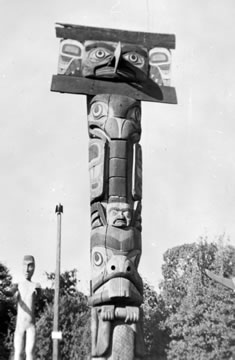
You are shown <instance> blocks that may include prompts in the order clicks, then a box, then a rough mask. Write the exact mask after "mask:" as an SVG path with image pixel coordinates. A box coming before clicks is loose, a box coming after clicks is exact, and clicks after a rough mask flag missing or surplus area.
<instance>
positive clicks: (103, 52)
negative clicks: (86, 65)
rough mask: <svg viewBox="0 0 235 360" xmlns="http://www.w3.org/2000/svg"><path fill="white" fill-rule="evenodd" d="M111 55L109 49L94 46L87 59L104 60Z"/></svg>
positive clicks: (93, 60)
mask: <svg viewBox="0 0 235 360" xmlns="http://www.w3.org/2000/svg"><path fill="white" fill-rule="evenodd" d="M111 55H112V52H111V51H109V50H107V49H105V48H102V47H99V48H96V49H94V50H91V51H90V53H89V59H90V61H92V62H97V61H101V60H104V59H106V58H108V57H110V56H111Z"/></svg>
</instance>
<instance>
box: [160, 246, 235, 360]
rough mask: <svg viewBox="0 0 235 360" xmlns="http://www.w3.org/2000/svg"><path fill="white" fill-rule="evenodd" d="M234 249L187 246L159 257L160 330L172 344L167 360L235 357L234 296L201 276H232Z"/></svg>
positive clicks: (170, 344)
mask: <svg viewBox="0 0 235 360" xmlns="http://www.w3.org/2000/svg"><path fill="white" fill-rule="evenodd" d="M234 254H235V249H234V248H233V247H231V246H227V247H222V246H218V244H216V243H212V244H209V243H207V241H206V240H201V242H200V243H199V244H196V243H194V244H186V245H183V246H178V247H175V248H173V249H170V250H168V251H167V252H166V253H165V254H164V260H165V263H164V266H163V275H164V281H163V282H162V284H161V288H162V296H163V299H164V302H165V306H166V309H167V312H168V315H167V318H166V320H165V329H168V330H169V331H170V338H171V341H170V343H169V349H168V357H167V358H168V359H169V360H173V359H180V360H188V359H190V360H191V359H192V360H194V359H195V360H199V359H200V360H203V359H207V360H210V359H211V360H212V359H213V360H216V359H218V360H221V359H230V358H231V356H232V353H233V352H234V351H235V347H234V335H233V334H234V329H233V326H234V323H235V301H234V300H235V296H234V294H233V292H232V291H231V290H229V289H227V288H225V287H223V286H221V285H219V284H217V283H215V282H213V281H211V280H210V279H209V278H207V276H206V275H205V274H204V269H206V268H207V269H210V270H213V271H216V272H217V273H219V274H222V275H225V274H226V275H227V276H228V275H230V276H231V275H232V271H233V270H232V269H233V268H232V259H233V258H234Z"/></svg>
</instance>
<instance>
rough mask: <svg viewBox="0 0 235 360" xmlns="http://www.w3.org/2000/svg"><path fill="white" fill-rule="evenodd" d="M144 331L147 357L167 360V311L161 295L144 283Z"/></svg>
mask: <svg viewBox="0 0 235 360" xmlns="http://www.w3.org/2000/svg"><path fill="white" fill-rule="evenodd" d="M142 308H143V312H144V320H143V329H144V342H145V346H146V356H148V357H151V358H152V359H158V360H161V359H166V347H167V345H168V343H169V340H170V339H169V334H168V330H167V329H164V327H163V324H164V321H165V320H166V314H167V312H166V309H165V304H164V301H163V298H162V296H161V294H158V293H157V292H156V291H155V290H154V288H153V286H151V285H150V284H149V283H148V282H147V281H146V280H145V281H144V303H143V305H142Z"/></svg>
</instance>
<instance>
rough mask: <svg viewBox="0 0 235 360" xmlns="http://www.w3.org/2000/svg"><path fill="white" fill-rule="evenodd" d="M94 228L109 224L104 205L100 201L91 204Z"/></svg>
mask: <svg viewBox="0 0 235 360" xmlns="http://www.w3.org/2000/svg"><path fill="white" fill-rule="evenodd" d="M91 223H92V228H95V227H98V226H105V225H107V220H106V216H105V210H104V207H103V206H102V204H101V203H100V202H97V203H94V204H92V205H91Z"/></svg>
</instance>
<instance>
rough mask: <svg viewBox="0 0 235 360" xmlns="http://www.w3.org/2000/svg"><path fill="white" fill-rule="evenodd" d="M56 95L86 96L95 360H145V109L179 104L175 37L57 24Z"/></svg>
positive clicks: (53, 81)
mask: <svg viewBox="0 0 235 360" xmlns="http://www.w3.org/2000/svg"><path fill="white" fill-rule="evenodd" d="M59 25H60V27H57V28H56V35H57V36H58V37H59V38H62V40H61V47H60V57H59V66H58V75H55V76H53V79H52V87H51V90H52V91H59V92H66V93H73V94H86V95H88V96H87V113H88V132H89V171H90V205H91V239H90V241H91V270H92V275H91V296H90V300H89V301H90V305H91V306H92V354H91V357H92V359H99V360H106V359H107V360H108V359H113V360H114V359H122V360H134V359H136V360H137V359H144V357H145V352H144V341H143V333H142V326H141V324H142V321H141V319H142V314H141V309H140V305H141V303H142V300H143V299H142V296H143V284H142V279H141V277H140V275H139V273H138V265H139V261H140V257H141V244H142V240H141V199H142V150H141V146H140V144H139V141H140V135H141V101H156V102H162V103H164V102H165V103H174V104H175V103H176V94H175V89H174V88H172V87H170V86H169V81H170V65H171V53H170V49H171V48H174V45H175V37H174V35H165V34H151V33H140V32H129V31H123V30H115V29H103V28H102V29H101V28H93V27H84V26H74V25H69V24H59Z"/></svg>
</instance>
